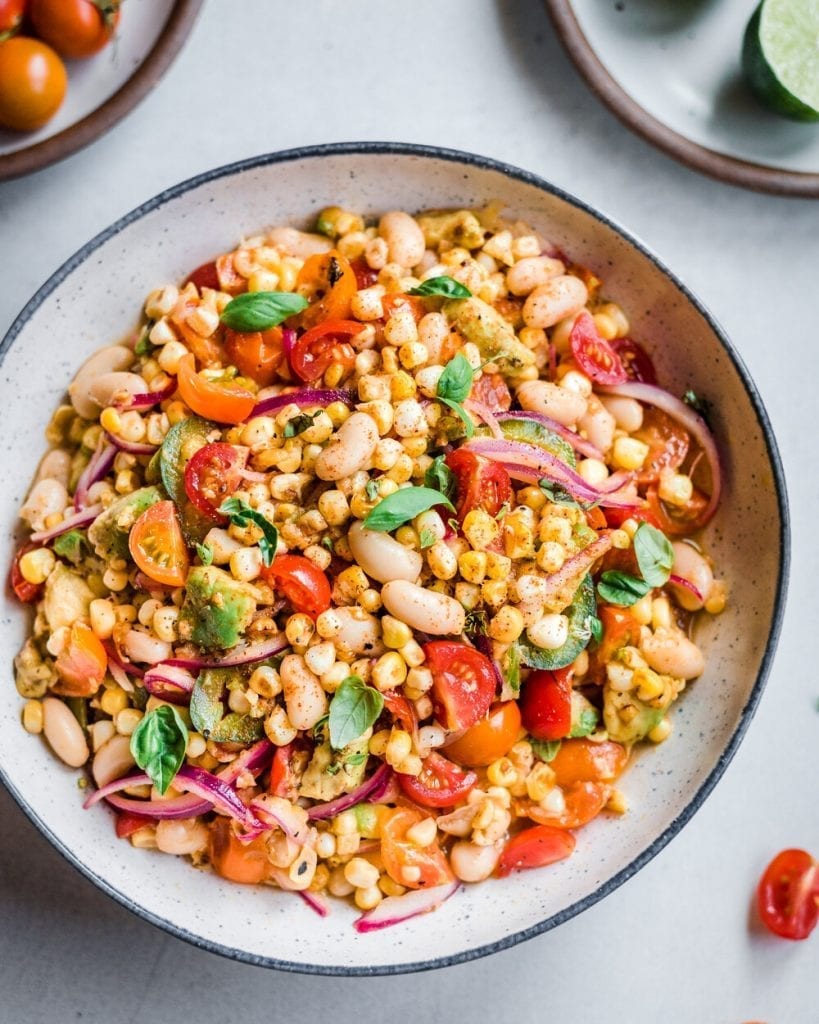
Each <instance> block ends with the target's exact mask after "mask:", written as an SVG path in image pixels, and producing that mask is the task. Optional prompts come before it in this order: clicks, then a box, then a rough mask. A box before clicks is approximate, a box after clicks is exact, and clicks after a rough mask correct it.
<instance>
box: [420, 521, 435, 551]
mask: <svg viewBox="0 0 819 1024" xmlns="http://www.w3.org/2000/svg"><path fill="white" fill-rule="evenodd" d="M437 540H438V538H437V537H436V536H435V534H434V533H433V532H432V530H430V529H429V528H428V527H426V526H424V527H423V528H422V529H421V532H420V533H419V534H418V543H419V545H420V547H421V550H422V551H424V550H426V548H431V547H432V545H433V544H435V543H436V541H437Z"/></svg>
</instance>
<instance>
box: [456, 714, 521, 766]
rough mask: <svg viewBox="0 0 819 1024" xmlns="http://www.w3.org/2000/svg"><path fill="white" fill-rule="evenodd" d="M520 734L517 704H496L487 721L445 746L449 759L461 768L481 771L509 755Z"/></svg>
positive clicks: (484, 719) (479, 723) (481, 722)
mask: <svg viewBox="0 0 819 1024" xmlns="http://www.w3.org/2000/svg"><path fill="white" fill-rule="evenodd" d="M519 732H520V710H519V708H518V703H517V701H514V700H506V701H502V702H501V703H499V704H493V705H492V706H491V707H490V709H489V711H488V713H487V715H486V717H485V718H482V719H480V721H478V722H476V723H475V724H474V725H473V726H472V727H471V728H469V729H467V730H466V732H465V733H464V734H463V736H459V737H458V739H457V740H455V742H454V743H448V744H447V746H446V752H447V756H449V757H451V758H452V759H453V760H454V761H456V762H457V763H458V764H465V765H468V766H469V767H470V768H481V767H485V766H486V765H490V764H492V762H493V761H497V759H498V758H499V757H503V756H504V755H506V754H508V753H509V751H510V750H511V748H512V745H513V744H514V743H515V741H516V740H517V738H518V733H519Z"/></svg>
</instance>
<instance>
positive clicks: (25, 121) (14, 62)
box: [0, 36, 68, 132]
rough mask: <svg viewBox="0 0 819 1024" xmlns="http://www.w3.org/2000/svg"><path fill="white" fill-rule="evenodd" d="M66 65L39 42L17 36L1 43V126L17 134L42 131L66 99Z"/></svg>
mask: <svg viewBox="0 0 819 1024" xmlns="http://www.w3.org/2000/svg"><path fill="white" fill-rule="evenodd" d="M67 85H68V75H67V74H66V71H65V65H64V64H63V62H62V61H61V60H60V58H59V57H58V56H57V54H56V53H55V52H54V51H53V50H52V49H51V47H50V46H46V44H45V43H41V42H40V40H39V39H27V38H26V37H25V36H14V37H13V38H12V39H7V40H6V41H5V42H3V43H0V125H2V127H3V128H11V129H12V130H13V131H16V132H33V131H34V130H35V129H36V128H42V126H43V125H44V124H45V123H46V121H49V120H51V118H52V117H53V116H54V115H55V114H56V113H57V111H58V110H59V109H60V106H61V105H62V102H63V99H64V98H65V90H66V87H67Z"/></svg>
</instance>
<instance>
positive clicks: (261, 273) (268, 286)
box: [247, 269, 279, 292]
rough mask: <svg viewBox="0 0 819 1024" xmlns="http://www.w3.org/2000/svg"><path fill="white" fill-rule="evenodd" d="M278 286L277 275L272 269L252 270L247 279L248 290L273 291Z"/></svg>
mask: <svg viewBox="0 0 819 1024" xmlns="http://www.w3.org/2000/svg"><path fill="white" fill-rule="evenodd" d="M278 287H279V275H278V274H276V273H274V272H273V271H272V270H263V269H259V270H254V271H253V272H252V273H251V275H250V277H249V278H248V279H247V290H248V291H249V292H275V291H276V290H277V288H278Z"/></svg>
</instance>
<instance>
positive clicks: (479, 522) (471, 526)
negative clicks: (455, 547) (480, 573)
mask: <svg viewBox="0 0 819 1024" xmlns="http://www.w3.org/2000/svg"><path fill="white" fill-rule="evenodd" d="M498 533H499V527H498V523H497V522H496V521H495V519H493V518H492V516H490V515H489V513H488V512H484V510H483V509H480V508H475V509H472V511H471V512H467V514H466V516H465V518H464V522H463V534H464V537H466V539H467V540H468V541H469V543H470V544H471V545H472V547H473V548H474V549H475V550H476V551H485V550H486V548H488V547H489V546H490V545H491V544H493V543H494V542H495V541H496V540H497V539H498Z"/></svg>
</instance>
